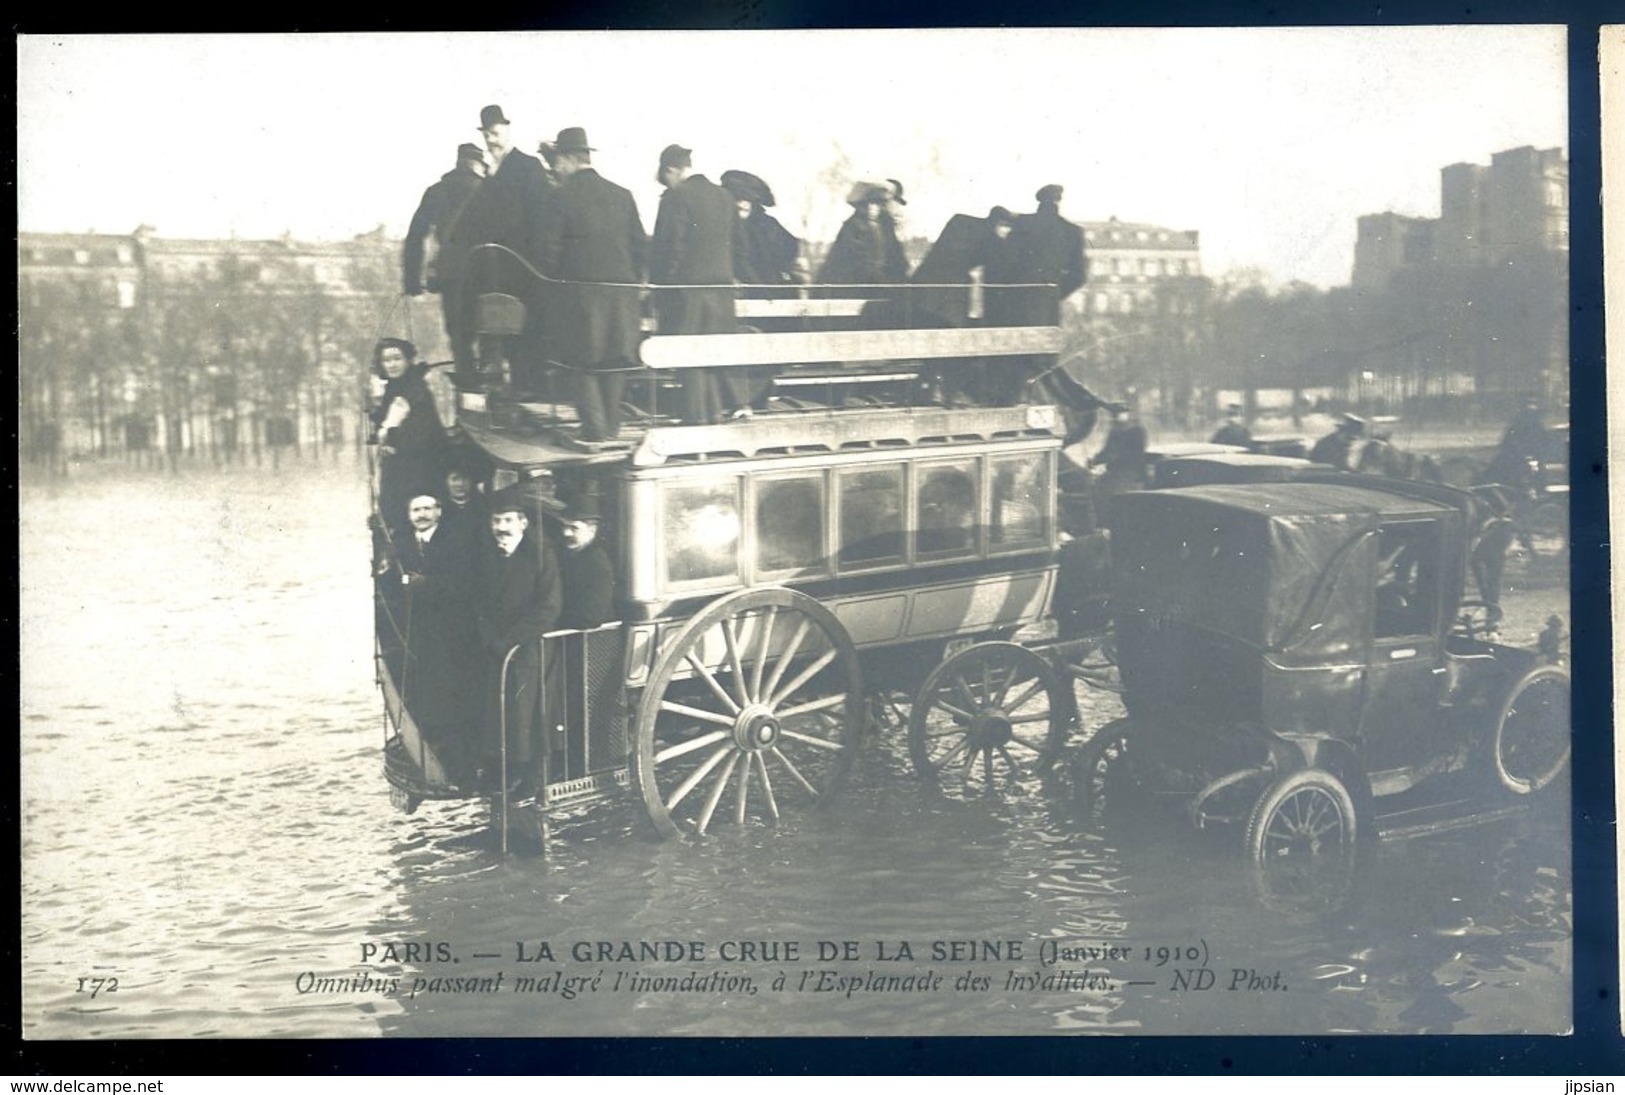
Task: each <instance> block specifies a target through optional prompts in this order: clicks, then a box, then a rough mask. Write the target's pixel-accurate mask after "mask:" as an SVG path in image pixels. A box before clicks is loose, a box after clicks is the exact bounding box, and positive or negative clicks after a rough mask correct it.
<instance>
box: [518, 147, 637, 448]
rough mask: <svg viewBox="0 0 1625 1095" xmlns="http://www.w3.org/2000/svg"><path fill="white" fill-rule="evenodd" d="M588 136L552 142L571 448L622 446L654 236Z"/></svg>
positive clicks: (553, 265)
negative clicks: (570, 380) (575, 430)
mask: <svg viewBox="0 0 1625 1095" xmlns="http://www.w3.org/2000/svg"><path fill="white" fill-rule="evenodd" d="M592 153H593V148H592V146H591V145H589V144H588V143H587V131H586V130H585V129H582V128H580V127H579V126H573V127H570V128H568V129H562V130H560V131H559V135H558V139H557V140H555V141H554V142H553V169H554V171H555V172H557V174H558V177H559V178H560V179H561V180H563V181H562V183H561V184H560V186H559V188H558V191H557V209H556V215H555V216H553V217H551V218H549V221H548V224H547V233H546V235H545V236H544V239H543V247H542V254H543V261H544V263H545V267H546V269H548V270H551V271H553V276H555V277H557V278H558V279H559V280H560V281H561V282H564V283H565V284H563V285H560V286H558V289H559V301H560V313H561V314H562V315H566V316H569V317H570V321H569V323H568V324H567V325H566V326H565V329H564V330H561V331H560V332H559V339H558V344H557V345H558V348H559V353H560V358H561V360H562V361H563V362H564V364H565V365H567V366H568V367H570V368H571V369H572V370H575V372H576V410H577V411H578V412H579V414H580V416H581V431H580V433H579V434H578V435H576V436H575V437H573V438H570V439H568V442H567V443H569V444H570V445H571V446H572V447H574V448H578V449H584V450H587V451H596V450H598V449H603V448H606V447H611V446H615V445H617V444H618V440H617V439H618V438H619V436H620V432H621V390H622V388H623V387H624V385H625V371H626V370H628V369H631V368H632V367H634V366H635V365H636V364H637V361H638V340H639V338H640V337H641V330H640V319H641V317H640V315H639V300H638V292H639V287H640V284H641V282H642V280H643V270H644V265H645V263H646V261H647V258H648V247H649V239H648V235H647V234H646V233H645V232H644V230H643V222H642V221H641V220H639V219H638V206H637V202H636V201H635V200H634V199H633V197H632V192H631V191H630V190H628V189H626V188H625V187H624V186H617V185H616V184H615V183H612V182H610V181H609V180H608V179H605V178H604V177H602V176H601V175H599V174H598V172H597V171H596V170H594V169H593V166H592Z"/></svg>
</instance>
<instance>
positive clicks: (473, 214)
mask: <svg viewBox="0 0 1625 1095" xmlns="http://www.w3.org/2000/svg"><path fill="white" fill-rule="evenodd" d="M552 189H553V188H552V184H551V183H549V182H548V179H547V172H546V170H544V169H543V167H542V162H541V161H540V160H538V159H537V158H536V157H535V156H531V155H529V154H527V153H524V152H521V151H519V150H518V149H517V148H515V149H512V150H511V151H509V153H508V154H507V155H506V156H505V157H503V159H502V166H501V167H499V168H497V171H496V174H494V175H492V176H491V177H490V178H488V179H486V180H485V182H484V183H483V184H482V185H481V186H480V187H479V189H478V190H477V191H475V194H474V197H473V199H472V200H471V201H470V202H469V203H468V205H467V207H466V208H465V209H464V210H463V216H462V217H461V218H459V221H458V225H457V231H456V233H455V240H456V243H457V245H458V246H459V247H460V248H461V249H462V250H463V251H464V253H465V254H466V253H467V251H468V250H469V249H471V248H473V247H476V246H478V245H479V244H482V243H500V244H502V245H504V246H506V247H510V248H512V249H513V250H514V251H516V252H518V253H519V254H520V255H521V256H523V257H524V259H525V260H526V261H527V262H529V263H531V264H532V265H533V266H537V267H540V268H541V269H542V270H543V272H544V273H545V272H546V267H545V266H544V265H543V261H542V259H543V255H542V249H543V242H544V238H545V234H546V222H547V219H548V213H549V211H550V208H551V205H550V200H551V193H552Z"/></svg>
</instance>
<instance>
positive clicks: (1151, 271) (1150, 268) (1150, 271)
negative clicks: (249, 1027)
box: [1140, 259, 1162, 278]
mask: <svg viewBox="0 0 1625 1095" xmlns="http://www.w3.org/2000/svg"><path fill="white" fill-rule="evenodd" d="M1159 265H1160V264H1159V263H1158V262H1157V260H1156V259H1144V260H1142V261H1141V262H1140V273H1142V274H1144V275H1145V276H1146V277H1151V278H1154V277H1156V276H1157V275H1158V274H1160V273H1162V271H1161V270H1160V269H1159V268H1158V267H1159Z"/></svg>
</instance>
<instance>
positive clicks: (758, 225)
mask: <svg viewBox="0 0 1625 1095" xmlns="http://www.w3.org/2000/svg"><path fill="white" fill-rule="evenodd" d="M722 188H723V189H724V190H726V191H727V192H728V193H729V194H730V195H732V196H733V199H734V207H735V209H736V210H737V211H738V213H739V221H738V223H736V224H735V225H734V233H733V255H734V280H735V281H737V282H739V283H740V284H742V285H746V286H757V285H794V284H796V283H797V282H799V281H802V280H804V277H803V275H804V272H805V271H804V268H803V267H802V265H801V241H800V240H798V239H796V237H795V236H794V235H792V234H791V233H790V230H789V229H787V228H785V227H784V225H782V224H780V223H779V222H778V221H777V220H774V219H773V217H771V216H769V215H768V213H767V210H768V209H770V208H771V207H772V206H773V191H772V190H771V189H769V188H768V185H767V183H765V182H763V181H762V180H761V179H760V178H759V177H758V176H756V175H752V174H751V173H750V172H749V171H724V172H723V173H722ZM743 295H745V296H753V295H754V296H772V295H774V294H771V293H763V292H761V291H757V292H756V293H752V292H751V291H750V290H749V289H746V290H745V291H744V294H743Z"/></svg>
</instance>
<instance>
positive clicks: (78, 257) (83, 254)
mask: <svg viewBox="0 0 1625 1095" xmlns="http://www.w3.org/2000/svg"><path fill="white" fill-rule="evenodd" d="M73 261H74V262H76V263H78V264H79V265H80V266H89V265H90V252H89V251H86V250H83V249H80V250H78V251H75V252H74V253H73Z"/></svg>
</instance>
